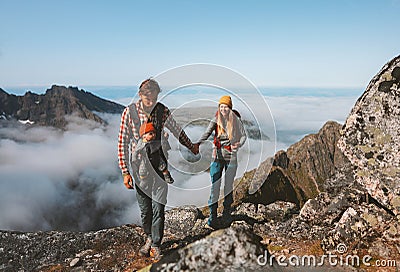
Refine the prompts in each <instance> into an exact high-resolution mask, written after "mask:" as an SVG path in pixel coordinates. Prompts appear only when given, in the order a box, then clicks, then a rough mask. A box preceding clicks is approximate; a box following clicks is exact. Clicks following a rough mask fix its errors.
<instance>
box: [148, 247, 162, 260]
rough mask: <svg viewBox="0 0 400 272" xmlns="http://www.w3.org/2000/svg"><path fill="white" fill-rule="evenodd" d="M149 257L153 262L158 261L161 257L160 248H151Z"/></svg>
mask: <svg viewBox="0 0 400 272" xmlns="http://www.w3.org/2000/svg"><path fill="white" fill-rule="evenodd" d="M150 257H152V258H153V259H154V260H155V261H159V260H160V259H161V257H162V255H161V249H160V247H151V248H150Z"/></svg>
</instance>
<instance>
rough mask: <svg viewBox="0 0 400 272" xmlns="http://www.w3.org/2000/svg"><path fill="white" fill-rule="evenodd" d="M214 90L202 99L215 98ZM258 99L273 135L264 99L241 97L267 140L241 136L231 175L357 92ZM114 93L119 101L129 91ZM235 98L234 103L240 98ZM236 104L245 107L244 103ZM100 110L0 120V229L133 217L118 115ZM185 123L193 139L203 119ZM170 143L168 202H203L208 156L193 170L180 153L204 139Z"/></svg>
mask: <svg viewBox="0 0 400 272" xmlns="http://www.w3.org/2000/svg"><path fill="white" fill-rule="evenodd" d="M215 97H216V95H213V96H212V95H210V96H209V97H207V96H203V97H202V99H203V100H204V99H206V100H207V99H210V100H211V99H214V100H215ZM217 97H218V95H217ZM188 99H189V98H188V97H184V96H182V95H179V96H176V97H175V98H174V99H172V98H171V97H170V100H168V99H165V101H164V102H165V104H167V105H168V106H170V107H176V106H179V105H180V103H182V101H187V100H188ZM264 99H265V102H266V103H267V105H268V107H269V109H268V111H269V110H270V112H271V114H272V116H273V121H274V125H275V128H276V136H274V135H273V133H274V131H273V130H271V128H273V127H274V126H273V125H271V121H270V119H269V117H268V118H263V114H264V113H265V112H266V108H265V107H266V106H265V103H264V102H262V103H260V102H259V101H253V103H247V104H251V106H250V108H251V112H252V114H254V116H256V118H257V121H258V122H259V124H260V127H261V130H263V131H264V132H265V134H266V135H268V136H269V137H270V140H254V139H248V141H247V142H246V144H245V146H244V147H243V148H242V149H241V150H239V168H238V172H237V177H240V176H241V175H242V174H243V173H244V172H245V171H248V170H251V169H254V168H255V167H257V165H258V164H259V163H260V162H261V161H263V160H264V159H266V158H267V157H269V156H272V155H273V154H274V153H275V152H276V151H277V150H279V149H286V148H287V147H289V146H290V145H291V144H293V143H294V142H296V141H298V140H300V139H301V138H302V137H303V136H305V135H307V134H310V133H316V132H317V131H318V130H319V129H320V128H321V127H322V126H323V124H324V123H325V122H326V121H328V120H335V121H338V122H340V123H343V122H344V121H345V118H346V117H347V115H348V114H349V112H350V110H351V108H352V106H353V105H354V103H355V101H356V99H357V97H355V96H339V97H335V96H330V97H317V96H306V97H302V96H273V97H267V96H265V97H264ZM119 101H120V102H124V103H125V104H127V103H128V102H127V101H130V99H129V100H128V98H120V99H119ZM234 102H235V99H234ZM236 105H237V106H238V107H239V108H240V103H236ZM240 110H241V112H244V113H246V111H247V110H248V108H240ZM245 115H246V114H245ZM101 117H102V118H103V119H105V120H107V122H108V123H107V125H99V124H97V123H94V122H91V121H87V120H82V119H80V118H78V117H76V116H69V117H68V120H69V125H68V127H67V129H66V130H65V131H61V130H58V129H55V128H50V127H37V126H32V127H29V126H25V125H21V124H17V123H15V124H11V123H5V122H2V123H0V154H1V155H0V206H1V207H2V209H1V210H0V229H3V230H21V231H37V230H82V231H85V230H94V229H101V228H106V227H112V226H117V225H121V224H128V223H135V224H140V219H139V218H140V216H139V208H138V205H137V201H136V196H135V193H134V191H133V190H128V189H126V188H125V187H124V185H123V183H122V177H121V174H120V170H119V168H118V163H117V135H118V129H119V122H120V116H119V115H112V114H101ZM263 120H269V121H268V122H266V123H265V122H263ZM185 130H186V132H187V134H188V135H189V137H190V138H191V139H192V140H193V141H196V140H197V139H198V138H199V137H200V135H201V134H202V133H203V132H204V127H198V126H197V127H196V126H189V127H187V128H186V129H185ZM170 143H171V146H172V150H171V151H170V153H169V155H170V163H171V167H170V169H171V172H172V175H173V177H174V178H175V183H174V184H173V185H171V186H169V195H168V206H169V207H175V206H180V205H187V204H192V205H197V206H204V205H206V203H207V200H208V196H209V189H210V188H209V186H210V177H209V173H208V172H207V168H208V164H209V162H207V161H206V162H204V161H203V162H202V163H203V166H202V167H200V168H201V171H197V170H196V171H195V172H193V171H191V170H190V169H191V163H192V162H188V161H187V160H188V159H189V160H194V161H197V160H201V158H203V160H204V159H206V158H207V156H208V155H209V153H210V150H211V148H212V144H211V142H208V143H206V144H204V145H202V146H201V154H202V156H203V157H201V158H199V157H193V156H192V155H190V153H189V151H187V150H186V149H185V148H183V147H182V146H180V145H179V144H178V143H177V142H176V140H173V137H172V136H171V140H170ZM207 154H208V155H207ZM204 165H205V166H204ZM188 172H189V173H188Z"/></svg>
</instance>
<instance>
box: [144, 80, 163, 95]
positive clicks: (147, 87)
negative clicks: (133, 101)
mask: <svg viewBox="0 0 400 272" xmlns="http://www.w3.org/2000/svg"><path fill="white" fill-rule="evenodd" d="M146 91H150V92H157V93H160V92H161V89H160V86H159V85H158V83H157V81H155V80H154V79H152V78H148V79H146V80H144V81H143V82H142V83H141V84H140V86H139V93H144V92H146Z"/></svg>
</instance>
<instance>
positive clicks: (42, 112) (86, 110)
mask: <svg viewBox="0 0 400 272" xmlns="http://www.w3.org/2000/svg"><path fill="white" fill-rule="evenodd" d="M3 92H4V91H3ZM0 94H2V93H0ZM0 109H1V110H0V111H1V112H2V113H4V114H5V115H6V117H7V119H17V120H24V121H25V120H29V121H30V122H33V123H35V124H39V125H45V126H54V127H57V128H62V129H63V128H65V126H66V125H67V123H68V122H67V121H66V119H65V117H66V116H67V115H71V114H75V115H77V116H79V117H81V118H84V119H89V120H93V121H96V122H99V123H104V120H102V119H101V118H100V117H99V116H98V115H97V114H96V113H95V112H102V113H121V112H122V111H123V109H124V106H122V105H120V104H117V103H114V102H111V101H108V100H105V99H102V98H100V97H98V96H95V95H93V94H92V93H90V92H86V91H84V90H79V89H78V87H71V86H69V87H65V86H58V85H53V86H51V88H50V89H47V90H46V93H45V94H42V95H38V94H35V93H32V92H27V93H26V94H25V95H23V96H15V95H9V94H7V93H6V92H4V94H2V95H0Z"/></svg>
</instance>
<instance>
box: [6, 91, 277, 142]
mask: <svg viewBox="0 0 400 272" xmlns="http://www.w3.org/2000/svg"><path fill="white" fill-rule="evenodd" d="M124 108H125V106H123V105H120V104H118V103H115V102H112V101H109V100H105V99H102V98H100V97H98V96H96V95H94V94H92V93H90V92H86V91H84V90H82V89H78V88H77V87H65V86H57V85H53V86H52V87H51V88H50V89H47V90H46V93H45V94H40V95H39V94H35V93H32V92H30V91H28V92H26V93H25V95H23V96H17V95H14V94H8V93H7V92H6V91H4V90H3V89H1V88H0V120H1V119H3V120H4V119H5V120H15V121H19V122H21V123H23V124H35V125H42V126H52V127H57V128H61V129H64V128H65V127H66V125H67V124H68V120H66V118H65V117H66V116H68V115H71V114H74V115H75V116H78V117H81V118H83V119H88V120H93V121H96V122H99V123H105V121H104V120H103V119H102V118H101V117H100V116H99V115H98V114H96V113H117V114H120V113H122V111H123V110H124ZM215 111H216V108H214V107H202V108H197V109H196V108H190V109H188V108H179V109H171V112H172V115H173V117H174V118H175V119H176V120H177V121H178V123H180V124H181V125H182V127H185V125H186V124H190V125H196V126H203V127H206V126H207V125H208V123H209V121H208V120H209V119H211V118H212V117H213V116H214V114H215ZM242 122H243V124H244V126H245V128H246V131H247V133H248V136H249V138H252V139H258V140H260V139H263V140H269V139H270V138H269V137H268V136H267V135H265V134H264V133H263V132H262V131H261V130H260V128H258V127H257V126H256V125H255V123H254V122H252V121H248V120H244V119H242Z"/></svg>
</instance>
